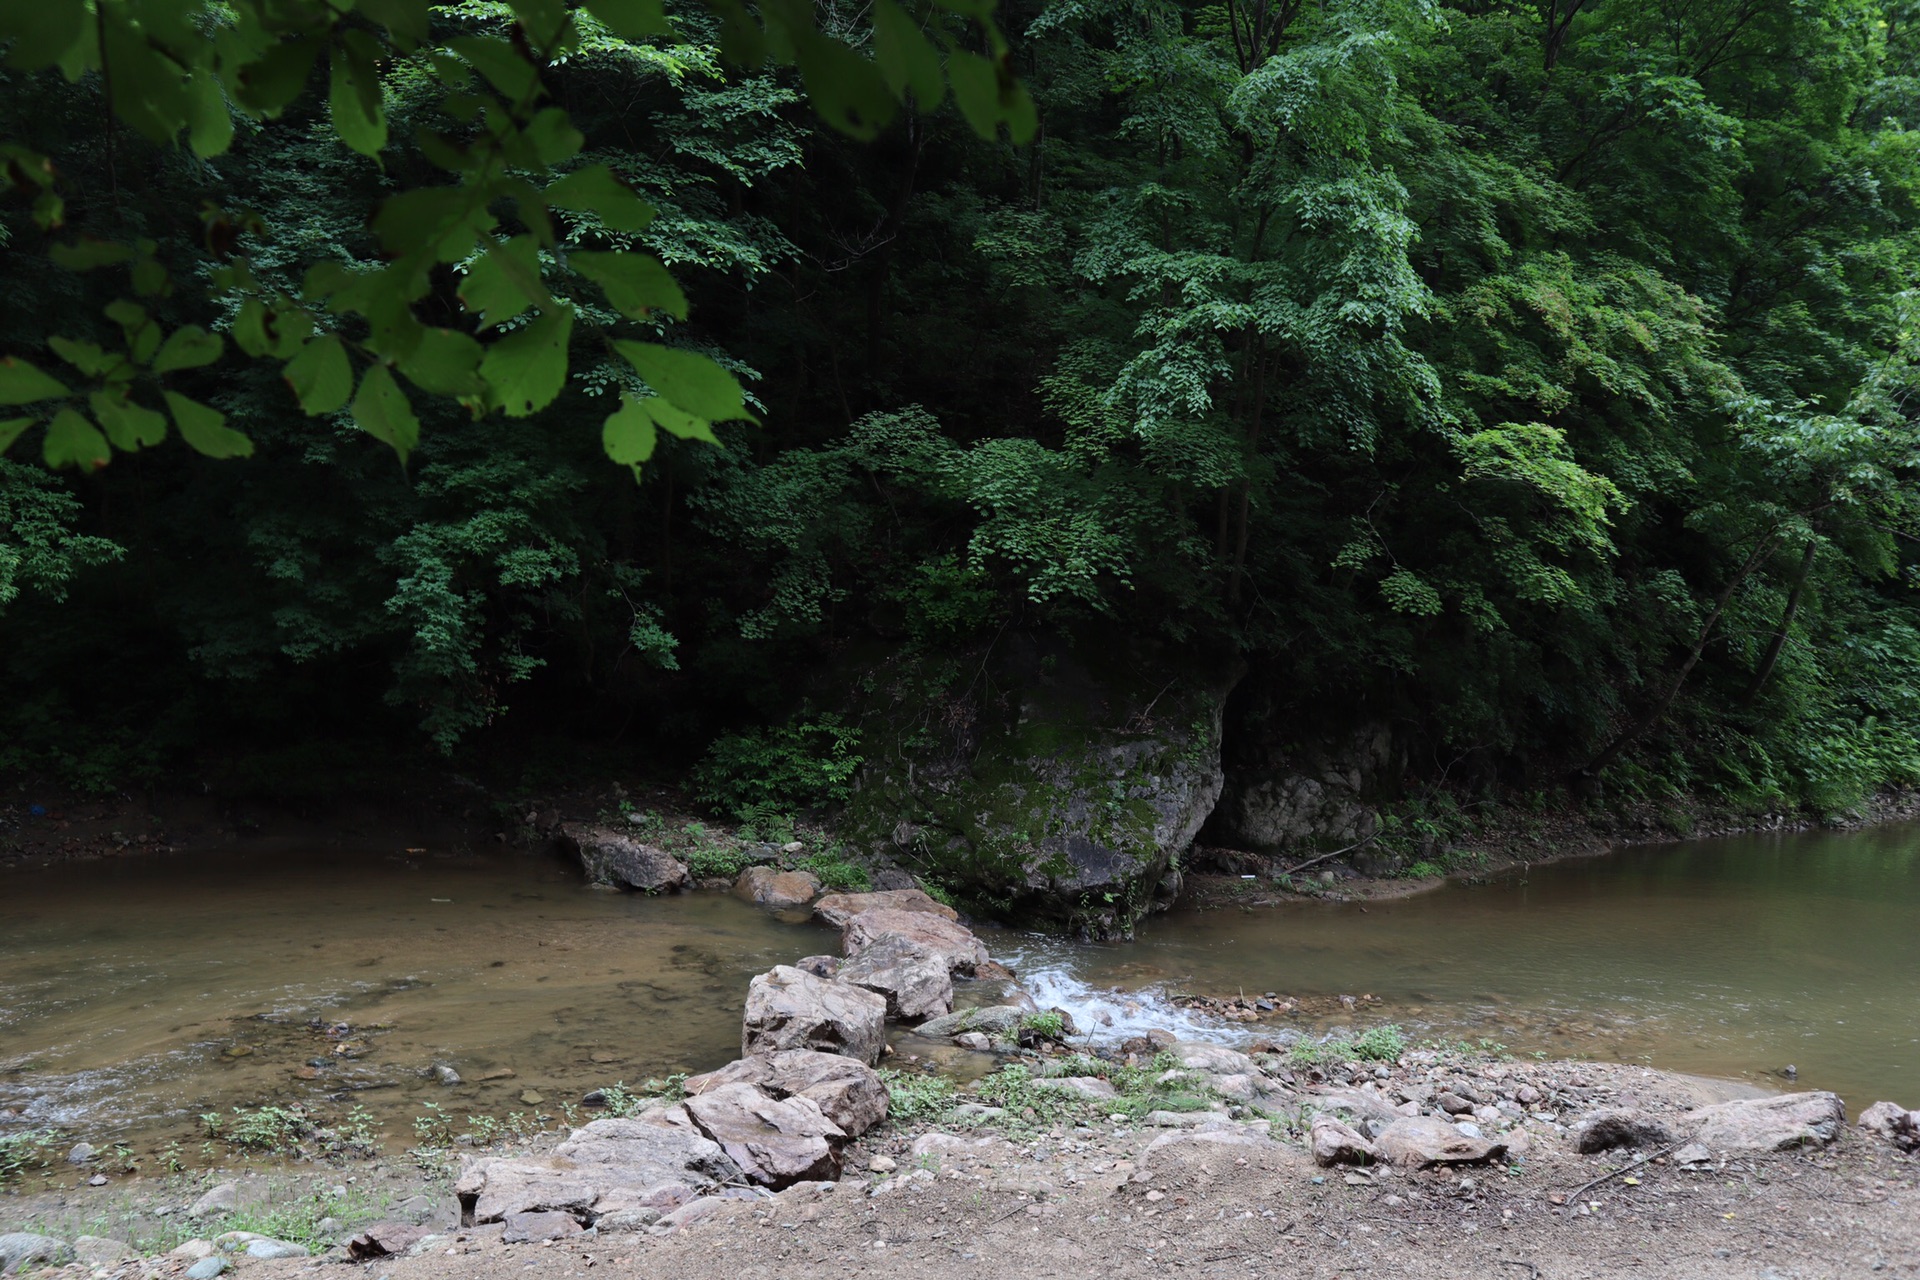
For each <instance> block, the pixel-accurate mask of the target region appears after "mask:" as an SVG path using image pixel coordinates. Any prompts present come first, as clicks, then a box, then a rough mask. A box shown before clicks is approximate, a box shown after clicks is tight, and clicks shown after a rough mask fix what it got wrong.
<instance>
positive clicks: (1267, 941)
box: [995, 825, 1920, 1114]
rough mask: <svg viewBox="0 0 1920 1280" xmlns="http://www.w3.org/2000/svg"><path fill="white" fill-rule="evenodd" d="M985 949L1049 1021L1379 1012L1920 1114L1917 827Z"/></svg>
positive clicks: (1647, 850) (1681, 850) (1549, 871)
mask: <svg viewBox="0 0 1920 1280" xmlns="http://www.w3.org/2000/svg"><path fill="white" fill-rule="evenodd" d="M995 950H996V953H1001V952H1010V953H1012V954H1013V955H1014V956H1015V961H1016V963H1017V964H1018V965H1019V966H1020V967H1021V968H1022V973H1023V976H1024V977H1025V978H1026V979H1027V981H1028V983H1029V985H1030V986H1034V987H1036V988H1038V991H1037V993H1036V994H1038V995H1039V996H1040V998H1041V1001H1042V1003H1047V1002H1048V1001H1047V997H1048V996H1050V995H1064V996H1067V997H1069V998H1078V999H1079V1000H1080V1001H1081V1002H1082V1003H1083V1004H1085V1003H1086V1002H1087V1001H1088V999H1089V990H1090V989H1091V994H1092V995H1093V997H1094V998H1095V999H1096V1000H1097V1001H1098V1005H1097V1007H1096V1009H1095V1016H1096V1018H1097V1017H1098V1016H1099V1013H1100V1012H1101V1011H1103V1010H1114V1009H1115V1008H1116V1006H1117V1007H1118V1008H1119V1009H1120V1010H1125V1009H1126V1007H1127V1003H1128V1001H1129V999H1134V1000H1137V995H1136V996H1133V997H1128V996H1125V995H1122V996H1115V995H1111V994H1109V995H1107V996H1105V997H1104V999H1101V998H1100V997H1099V995H1098V991H1099V988H1101V987H1104V986H1114V985H1117V986H1120V987H1121V988H1122V989H1123V991H1127V992H1137V991H1138V989H1140V988H1147V989H1149V990H1154V991H1158V992H1160V993H1163V994H1165V993H1174V992H1179V991H1181V990H1192V991H1199V992H1203V993H1208V994H1215V995H1220V994H1224V995H1234V994H1235V993H1236V992H1237V991H1238V990H1241V989H1244V991H1245V992H1246V993H1248V994H1249V995H1258V994H1260V993H1264V992H1267V991H1274V992H1276V993H1281V994H1287V995H1294V996H1306V997H1315V996H1319V997H1325V996H1333V995H1340V994H1347V995H1352V996H1355V997H1362V996H1366V995H1372V996H1375V997H1377V999H1378V1002H1379V1003H1378V1004H1377V1005H1368V1004H1362V1005H1360V1006H1359V1007H1358V1008H1357V1009H1356V1011H1355V1013H1354V1015H1353V1016H1352V1018H1351V1019H1350V1020H1351V1021H1352V1022H1353V1023H1354V1024H1355V1025H1356V1026H1358V1027H1364V1026H1366V1025H1368V1024H1369V1023H1373V1022H1379V1021H1385V1020H1389V1019H1391V1020H1394V1021H1397V1022H1399V1023H1401V1024H1403V1025H1404V1026H1406V1027H1407V1028H1408V1029H1409V1031H1411V1032H1413V1033H1415V1034H1417V1035H1419V1036H1429V1037H1436V1038H1447V1039H1461V1038H1464V1039H1467V1040H1469V1041H1470V1042H1473V1043H1476V1044H1477V1043H1480V1042H1482V1041H1485V1042H1489V1043H1492V1044H1498V1045H1504V1046H1506V1048H1507V1050H1508V1051H1509V1052H1512V1053H1515V1054H1526V1053H1543V1054H1546V1055H1548V1056H1551V1057H1556V1058H1560V1057H1591V1058H1600V1059H1606V1060H1609V1061H1615V1062H1631V1063H1644V1064H1647V1065H1649V1066H1654V1067H1658V1068H1661V1069H1663V1070H1671V1071H1684V1072H1689V1073H1693V1074H1698V1075H1707V1076H1718V1077H1726V1078H1733V1079H1744V1080H1747V1081H1750V1082H1752V1083H1754V1084H1759V1085H1765V1086H1770V1087H1771V1088H1774V1089H1793V1088H1798V1089H1832V1090H1834V1091H1835V1092H1837V1093H1839V1094H1840V1095H1841V1096H1842V1097H1843V1098H1844V1099H1846V1101H1847V1104H1848V1107H1849V1110H1850V1111H1851V1112H1852V1113H1853V1114H1858V1113H1859V1111H1860V1109H1861V1108H1863V1107H1865V1106H1867V1105H1869V1104H1870V1103H1872V1102H1874V1101H1876V1100H1878V1099H1880V1098H1889V1099H1893V1100H1895V1101H1898V1102H1900V1103H1902V1104H1903V1105H1905V1106H1908V1107H1915V1106H1920V827H1914V826H1909V825H1902V826H1888V827H1880V828H1876V829H1872V830H1867V831H1856V832H1809V833H1798V834H1772V835H1750V836H1737V837H1729V838H1722V839H1715V840H1703V841H1696V842H1688V843H1683V844H1676V845H1663V846H1651V847H1642V848H1635V849H1627V850H1621V851H1617V852H1614V853H1611V854H1607V855H1605V856H1603V857H1598V858H1590V859H1582V860H1578V861H1571V862H1563V863H1558V864H1554V865H1550V866H1540V867H1533V868H1531V869H1529V870H1527V871H1525V872H1524V873H1521V874H1516V875H1512V876H1507V877H1502V878H1500V879H1498V880H1496V881H1494V882H1492V883H1488V884H1481V885H1465V884H1450V885H1447V886H1446V887H1444V888H1441V889H1439V890H1437V891H1435V892H1432V893H1427V894H1421V895H1418V896H1415V897H1411V898H1406V899H1402V900H1399V901H1386V902H1369V903H1318V902H1309V903H1299V904H1291V905H1286V906H1278V907H1266V908H1258V909H1253V910H1235V909H1232V908H1228V909H1225V910H1217V911H1205V912H1198V911H1174V912H1171V913H1169V914H1167V915H1164V916H1158V917H1154V918H1153V919H1151V920H1149V921H1147V922H1145V924H1144V925H1143V926H1142V928H1141V930H1140V936H1139V940H1138V942H1137V943H1135V944H1133V945H1131V946H1116V947H1099V948H1087V947H1074V948H1062V947H1060V946H1059V945H1058V944H1055V943H1051V942H1048V941H1046V940H1042V939H1036V938H1031V937H1027V938H1008V939H1004V940H996V942H995ZM1321 1003H1322V1004H1323V1005H1324V1003H1325V1002H1324V1000H1323V1001H1322V1002H1321ZM1149 1012H1150V1010H1149ZM1324 1025H1325V1024H1324V1023H1322V1029H1324ZM1788 1066H1792V1067H1794V1068H1795V1074H1794V1075H1793V1076H1792V1077H1788V1076H1787V1075H1785V1074H1784V1072H1785V1069H1786V1068H1787V1067H1788Z"/></svg>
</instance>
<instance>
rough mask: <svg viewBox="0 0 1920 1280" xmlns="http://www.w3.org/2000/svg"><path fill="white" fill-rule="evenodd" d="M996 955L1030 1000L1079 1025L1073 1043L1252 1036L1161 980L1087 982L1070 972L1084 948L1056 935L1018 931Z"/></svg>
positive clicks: (1239, 1040) (1237, 1041)
mask: <svg viewBox="0 0 1920 1280" xmlns="http://www.w3.org/2000/svg"><path fill="white" fill-rule="evenodd" d="M996 958H997V959H999V960H1000V961H1001V962H1002V963H1004V964H1006V965H1007V966H1009V967H1010V968H1011V969H1012V970H1013V971H1014V973H1016V974H1017V975H1019V981H1020V986H1021V987H1022V988H1024V989H1025V990H1026V992H1027V994H1028V995H1030V996H1032V997H1033V1000H1034V1003H1035V1004H1037V1005H1039V1006H1040V1007H1041V1008H1042V1009H1065V1010H1066V1011H1067V1012H1068V1013H1070V1014H1072V1015H1073V1021H1074V1025H1075V1026H1076V1027H1077V1028H1078V1029H1079V1034H1078V1035H1077V1036H1075V1037H1074V1042H1075V1043H1076V1044H1077V1043H1081V1042H1083V1041H1086V1042H1090V1043H1093V1044H1113V1043H1118V1042H1119V1041H1122V1040H1126V1039H1130V1038H1132V1037H1134V1036H1142V1035H1145V1034H1146V1033H1147V1032H1148V1031H1152V1030H1156V1029H1157V1030H1161V1031H1171V1032H1172V1033H1173V1034H1174V1035H1176V1036H1178V1037H1180V1039H1182V1040H1202V1041H1207V1042H1209V1043H1212V1044H1226V1045H1241V1044H1245V1043H1247V1042H1248V1041H1250V1040H1252V1039H1253V1034H1252V1033H1251V1032H1250V1031H1249V1030H1248V1029H1247V1028H1246V1027H1244V1026H1242V1025H1241V1024H1239V1023H1234V1022H1228V1021H1227V1020H1226V1019H1224V1018H1218V1017H1215V1016H1214V1015H1212V1014H1210V1013H1207V1012H1205V1011H1204V1010H1200V1009H1187V1008H1183V1007H1182V1006H1180V1005H1177V1004H1175V1003H1174V1002H1173V1000H1172V999H1171V998H1170V993H1169V992H1168V990H1167V989H1166V987H1165V986H1163V985H1161V984H1158V983H1153V984H1148V985H1146V986H1142V987H1140V988H1137V989H1125V988H1121V987H1114V986H1095V985H1093V984H1091V983H1089V982H1087V981H1086V980H1085V979H1084V978H1082V977H1080V976H1079V974H1078V973H1076V972H1075V970H1076V968H1077V967H1078V966H1080V965H1084V963H1085V949H1084V948H1080V947H1075V946H1074V945H1073V944H1071V943H1067V942H1064V941H1061V940H1060V939H1057V938H1044V937H1038V936H1033V935H1020V936H1018V937H1016V938H1014V939H1012V940H1011V945H1009V944H1008V943H1006V942H1002V943H1001V945H1000V946H999V947H998V948H997V951H996Z"/></svg>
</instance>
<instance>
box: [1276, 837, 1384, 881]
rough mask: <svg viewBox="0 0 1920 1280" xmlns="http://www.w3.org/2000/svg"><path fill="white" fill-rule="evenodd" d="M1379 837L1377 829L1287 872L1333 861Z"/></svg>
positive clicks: (1290, 868) (1293, 872)
mask: <svg viewBox="0 0 1920 1280" xmlns="http://www.w3.org/2000/svg"><path fill="white" fill-rule="evenodd" d="M1379 838H1380V832H1379V831H1375V832H1374V833H1373V834H1372V835H1370V836H1368V837H1367V838H1366V839H1364V840H1358V841H1355V842H1354V843H1353V844H1350V845H1348V846H1347V847H1346V848H1344V849H1335V850H1334V851H1333V852H1332V853H1323V854H1321V855H1320V856H1319V857H1317V858H1308V859H1307V860H1306V861H1305V862H1303V863H1301V864H1300V865H1299V866H1297V867H1288V868H1287V870H1286V874H1287V875H1293V874H1295V873H1297V872H1301V871H1305V870H1306V869H1307V868H1308V867H1317V866H1319V865H1320V864H1321V863H1323V862H1332V861H1333V860H1334V859H1335V858H1337V857H1339V856H1340V855H1341V854H1343V853H1352V852H1353V851H1354V850H1355V849H1364V848H1366V847H1367V846H1368V845H1370V844H1372V843H1373V842H1374V841H1375V840H1378V839H1379Z"/></svg>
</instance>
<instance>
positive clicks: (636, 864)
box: [560, 822, 687, 893]
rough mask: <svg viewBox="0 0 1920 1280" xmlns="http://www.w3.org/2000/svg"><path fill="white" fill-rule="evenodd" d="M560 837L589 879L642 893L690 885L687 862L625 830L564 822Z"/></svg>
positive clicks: (666, 890) (673, 889) (682, 887)
mask: <svg viewBox="0 0 1920 1280" xmlns="http://www.w3.org/2000/svg"><path fill="white" fill-rule="evenodd" d="M560 838H561V840H562V842H563V843H566V844H570V845H572V847H573V849H574V851H575V852H576V853H578V854H579V855H580V865H581V866H582V867H583V868H585V870H586V873H587V879H588V880H590V881H592V882H593V883H595V884H610V885H616V886H618V887H621V888H627V889H638V890H639V891H641V892H642V893H671V892H673V891H675V890H678V889H684V888H686V887H687V868H686V865H685V864H684V863H682V862H681V861H680V860H679V859H677V858H675V857H674V856H673V855H672V854H670V853H668V852H666V851H665V850H664V849H656V848H654V847H653V846H652V845H650V844H642V843H641V842H640V841H638V840H635V839H634V838H633V837H632V836H629V835H627V834H626V833H625V832H623V831H616V830H614V829H613V828H612V827H602V826H597V825H594V824H591V823H581V822H568V823H563V824H561V827H560Z"/></svg>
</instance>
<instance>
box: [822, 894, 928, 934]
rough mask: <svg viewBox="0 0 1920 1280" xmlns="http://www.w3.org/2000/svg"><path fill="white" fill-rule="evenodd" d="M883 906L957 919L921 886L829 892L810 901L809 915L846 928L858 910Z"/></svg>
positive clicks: (837, 926) (837, 927)
mask: <svg viewBox="0 0 1920 1280" xmlns="http://www.w3.org/2000/svg"><path fill="white" fill-rule="evenodd" d="M875 907H887V908H889V909H891V910H894V911H921V912H925V913H926V914H927V915H932V916H944V917H945V918H946V919H948V920H958V919H959V918H960V913H959V912H958V911H955V910H954V909H953V908H952V907H950V906H948V905H947V904H946V903H944V902H935V901H934V900H933V899H932V898H929V897H928V896H927V894H926V891H925V890H923V889H886V890H882V891H880V892H877V893H830V894H828V895H827V896H826V897H824V898H822V899H820V901H818V902H816V903H814V904H813V918H814V919H815V920H818V921H819V922H820V923H821V924H824V925H828V926H830V927H832V928H835V929H844V928H846V927H847V921H849V920H851V919H853V918H854V917H855V916H857V915H859V914H860V913H861V912H862V911H871V910H873V909H874V908H875Z"/></svg>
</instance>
